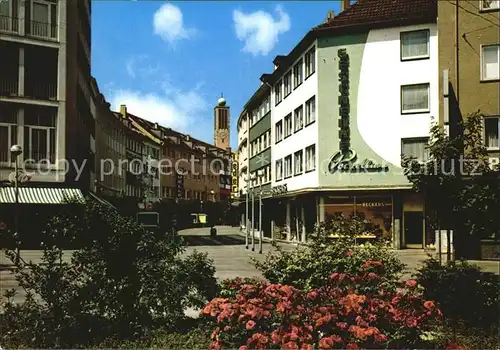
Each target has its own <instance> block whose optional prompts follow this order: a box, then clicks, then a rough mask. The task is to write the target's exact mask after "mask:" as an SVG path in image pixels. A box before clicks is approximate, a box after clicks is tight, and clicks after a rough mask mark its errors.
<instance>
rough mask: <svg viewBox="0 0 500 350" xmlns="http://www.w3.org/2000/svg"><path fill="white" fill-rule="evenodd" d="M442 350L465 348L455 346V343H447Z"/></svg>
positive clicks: (460, 349) (463, 349)
mask: <svg viewBox="0 0 500 350" xmlns="http://www.w3.org/2000/svg"><path fill="white" fill-rule="evenodd" d="M444 349H445V350H466V348H465V347H463V346H462V345H459V344H456V343H448V344H447V345H446V347H445V348H444Z"/></svg>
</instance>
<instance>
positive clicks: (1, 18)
mask: <svg viewBox="0 0 500 350" xmlns="http://www.w3.org/2000/svg"><path fill="white" fill-rule="evenodd" d="M0 32H7V33H16V34H18V33H19V18H16V17H10V16H5V15H2V14H0Z"/></svg>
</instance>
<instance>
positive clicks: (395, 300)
mask: <svg viewBox="0 0 500 350" xmlns="http://www.w3.org/2000/svg"><path fill="white" fill-rule="evenodd" d="M400 300H401V299H400V298H399V297H394V298H392V300H391V303H392V304H393V305H396V304H397V303H399V301H400Z"/></svg>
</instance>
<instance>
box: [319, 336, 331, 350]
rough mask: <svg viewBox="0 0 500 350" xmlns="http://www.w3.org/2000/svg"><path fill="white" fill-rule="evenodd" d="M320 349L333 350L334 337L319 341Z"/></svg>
mask: <svg viewBox="0 0 500 350" xmlns="http://www.w3.org/2000/svg"><path fill="white" fill-rule="evenodd" d="M319 348H320V349H331V348H333V339H332V337H325V338H321V339H320V341H319Z"/></svg>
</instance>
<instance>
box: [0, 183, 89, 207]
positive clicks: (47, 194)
mask: <svg viewBox="0 0 500 350" xmlns="http://www.w3.org/2000/svg"><path fill="white" fill-rule="evenodd" d="M68 201H78V202H81V203H84V202H85V199H84V197H83V194H82V192H81V191H80V190H79V189H77V188H43V187H20V188H19V203H23V204H65V203H67V202H68ZM15 202H16V190H15V188H14V187H0V204H9V203H11V204H14V203H15Z"/></svg>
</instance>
